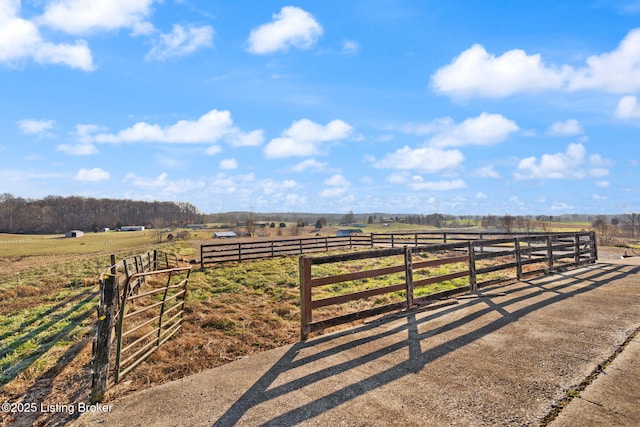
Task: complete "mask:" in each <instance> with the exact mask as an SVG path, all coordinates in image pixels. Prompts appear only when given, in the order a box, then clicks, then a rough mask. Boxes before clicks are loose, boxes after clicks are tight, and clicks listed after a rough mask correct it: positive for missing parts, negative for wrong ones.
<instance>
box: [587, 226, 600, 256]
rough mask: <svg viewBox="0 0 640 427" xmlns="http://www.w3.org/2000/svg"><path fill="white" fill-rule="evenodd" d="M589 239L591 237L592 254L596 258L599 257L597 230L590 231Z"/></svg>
mask: <svg viewBox="0 0 640 427" xmlns="http://www.w3.org/2000/svg"><path fill="white" fill-rule="evenodd" d="M589 239H591V256H592V257H593V258H595V259H598V245H597V243H596V232H595V231H592V232H590V233H589Z"/></svg>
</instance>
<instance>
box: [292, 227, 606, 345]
mask: <svg viewBox="0 0 640 427" xmlns="http://www.w3.org/2000/svg"><path fill="white" fill-rule="evenodd" d="M391 236H392V238H393V240H394V242H393V244H396V243H397V242H396V239H395V237H394V235H391ZM414 242H415V240H414ZM400 255H402V256H403V262H397V263H396V265H392V266H387V267H383V268H373V269H368V270H365V269H363V266H362V265H360V266H352V267H353V269H355V270H357V271H355V272H348V273H342V274H334V275H330V276H321V277H315V275H314V272H313V267H314V266H320V265H323V264H339V263H345V262H352V261H362V260H370V259H374V258H390V257H396V258H398V257H399V256H400ZM431 257H436V258H435V259H427V258H431ZM596 259H597V247H596V240H595V233H593V232H586V233H561V234H535V235H528V236H515V237H509V238H500V239H489V240H467V241H464V242H462V241H456V242H453V243H440V244H426V245H405V246H403V247H391V248H387V249H378V250H371V251H362V252H355V253H346V254H338V255H329V256H320V257H309V256H301V257H300V258H299V272H300V299H301V304H300V335H301V339H303V340H304V339H306V338H307V337H308V335H309V334H310V333H312V332H315V331H319V330H322V329H325V328H328V327H331V326H335V325H339V324H343V323H347V322H352V321H354V320H358V319H362V318H366V317H369V316H374V315H378V314H382V313H386V312H389V311H393V310H398V309H402V308H411V307H413V306H415V305H417V304H424V303H426V302H427V301H433V300H437V299H443V298H447V297H450V296H451V295H456V294H460V293H464V292H469V291H471V292H475V291H477V290H478V289H480V288H482V287H486V286H489V285H493V284H497V283H501V282H504V281H507V280H514V279H518V280H519V279H522V278H523V277H526V276H530V275H538V274H545V273H546V274H549V273H551V272H554V271H559V270H562V269H565V268H569V267H574V266H579V265H583V264H586V263H592V262H595V261H596ZM363 264H364V263H363ZM436 266H440V267H441V266H451V268H450V269H448V271H447V273H445V274H435V275H433V274H430V272H429V271H428V270H429V269H433V267H436ZM525 267H526V269H525ZM399 273H402V275H403V278H402V279H397V280H398V283H394V284H391V285H385V286H381V287H375V288H369V289H365V290H357V291H355V292H350V293H346V294H340V295H337V296H332V297H326V298H321V299H314V298H313V290H314V288H320V287H323V286H324V287H327V286H329V287H331V286H336V285H339V284H344V283H345V282H353V281H362V280H364V279H367V280H368V279H375V278H380V277H382V276H387V277H389V276H391V277H393V275H394V274H395V275H398V274H399ZM425 274H426V275H428V276H430V277H426V278H419V277H421V276H424V275H425ZM463 278H466V279H467V280H465V281H464V282H465V283H466V284H463V285H457V286H456V287H454V288H453V289H448V290H444V291H437V292H432V293H428V294H427V295H423V296H420V297H416V296H415V291H416V289H418V288H421V287H425V286H429V285H434V284H438V283H442V282H445V281H451V280H457V279H463ZM400 280H401V281H400ZM399 293H400V294H402V295H401V296H402V298H403V299H402V300H400V301H396V302H392V303H389V304H385V305H380V304H375V302H374V303H373V307H370V308H366V309H361V310H357V311H352V312H350V313H348V314H344V315H341V316H337V317H331V318H327V319H322V320H319V321H314V319H313V313H314V310H316V309H319V308H321V307H328V306H335V305H338V304H344V303H348V302H352V301H361V300H364V299H368V298H371V297H376V296H381V295H388V294H395V295H398V294H399Z"/></svg>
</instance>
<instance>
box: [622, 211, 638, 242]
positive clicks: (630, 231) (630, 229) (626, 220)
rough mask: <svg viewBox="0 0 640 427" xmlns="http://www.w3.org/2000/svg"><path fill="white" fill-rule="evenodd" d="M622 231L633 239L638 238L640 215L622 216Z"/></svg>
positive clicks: (629, 214)
mask: <svg viewBox="0 0 640 427" xmlns="http://www.w3.org/2000/svg"><path fill="white" fill-rule="evenodd" d="M622 229H623V230H624V231H625V234H626V235H627V236H629V237H631V238H633V239H637V238H640V213H628V214H624V215H623V216H622Z"/></svg>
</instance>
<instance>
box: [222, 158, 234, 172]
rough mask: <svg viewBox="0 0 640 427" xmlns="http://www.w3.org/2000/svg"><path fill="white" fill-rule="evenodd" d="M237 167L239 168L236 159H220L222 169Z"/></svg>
mask: <svg viewBox="0 0 640 427" xmlns="http://www.w3.org/2000/svg"><path fill="white" fill-rule="evenodd" d="M237 168H238V161H237V160H236V159H224V160H221V161H220V169H226V170H231V169H237Z"/></svg>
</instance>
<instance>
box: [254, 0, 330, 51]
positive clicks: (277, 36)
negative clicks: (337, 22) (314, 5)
mask: <svg viewBox="0 0 640 427" xmlns="http://www.w3.org/2000/svg"><path fill="white" fill-rule="evenodd" d="M322 31H323V30H322V26H321V25H320V24H319V23H318V22H317V21H316V20H315V19H314V17H313V15H311V14H310V13H309V12H306V11H304V10H302V9H300V8H298V7H294V6H285V7H283V8H282V9H281V10H280V13H278V14H274V15H273V21H272V22H270V23H268V24H264V25H261V26H260V27H258V28H254V29H253V30H251V34H250V35H249V48H248V50H249V52H251V53H257V54H265V53H273V52H277V51H286V50H288V49H289V48H290V47H296V48H299V49H308V48H310V47H311V46H313V45H314V44H315V43H316V41H317V40H318V37H320V36H321V35H322Z"/></svg>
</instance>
